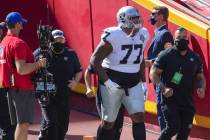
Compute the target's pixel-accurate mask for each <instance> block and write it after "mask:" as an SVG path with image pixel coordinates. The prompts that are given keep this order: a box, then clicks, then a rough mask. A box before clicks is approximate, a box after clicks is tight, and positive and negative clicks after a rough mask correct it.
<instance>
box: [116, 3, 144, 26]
mask: <svg viewBox="0 0 210 140" xmlns="http://www.w3.org/2000/svg"><path fill="white" fill-rule="evenodd" d="M139 18H140V14H139V12H138V10H137V9H136V8H134V7H132V6H125V7H122V8H121V9H120V10H119V11H118V13H117V21H118V25H119V26H120V27H123V28H141V26H142V23H141V20H140V19H139Z"/></svg>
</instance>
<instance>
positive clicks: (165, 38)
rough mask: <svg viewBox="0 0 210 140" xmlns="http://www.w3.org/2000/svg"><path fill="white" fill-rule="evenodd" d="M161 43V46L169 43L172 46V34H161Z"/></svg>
mask: <svg viewBox="0 0 210 140" xmlns="http://www.w3.org/2000/svg"><path fill="white" fill-rule="evenodd" d="M162 43H163V46H164V45H165V44H166V43H171V44H172V45H173V44H174V39H173V36H172V34H171V33H170V32H165V33H164V34H163V37H162Z"/></svg>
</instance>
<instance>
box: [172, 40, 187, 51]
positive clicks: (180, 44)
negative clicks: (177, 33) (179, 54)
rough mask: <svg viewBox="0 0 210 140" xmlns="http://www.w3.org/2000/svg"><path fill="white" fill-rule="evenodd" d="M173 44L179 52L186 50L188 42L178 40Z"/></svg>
mask: <svg viewBox="0 0 210 140" xmlns="http://www.w3.org/2000/svg"><path fill="white" fill-rule="evenodd" d="M174 44H175V46H176V48H177V49H178V50H179V51H185V50H187V49H188V44H189V40H186V39H179V40H176V41H175V43H174Z"/></svg>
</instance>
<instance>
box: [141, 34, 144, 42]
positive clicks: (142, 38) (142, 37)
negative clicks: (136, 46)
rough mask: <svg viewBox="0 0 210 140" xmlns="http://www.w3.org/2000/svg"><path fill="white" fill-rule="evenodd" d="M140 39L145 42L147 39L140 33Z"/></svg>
mask: <svg viewBox="0 0 210 140" xmlns="http://www.w3.org/2000/svg"><path fill="white" fill-rule="evenodd" d="M140 40H141V41H142V42H144V41H145V37H144V35H142V34H141V35H140Z"/></svg>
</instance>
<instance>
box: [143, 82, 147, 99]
mask: <svg viewBox="0 0 210 140" xmlns="http://www.w3.org/2000/svg"><path fill="white" fill-rule="evenodd" d="M141 86H142V90H143V93H144V101H146V100H147V97H148V91H147V83H146V82H143V83H142V84H141Z"/></svg>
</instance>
